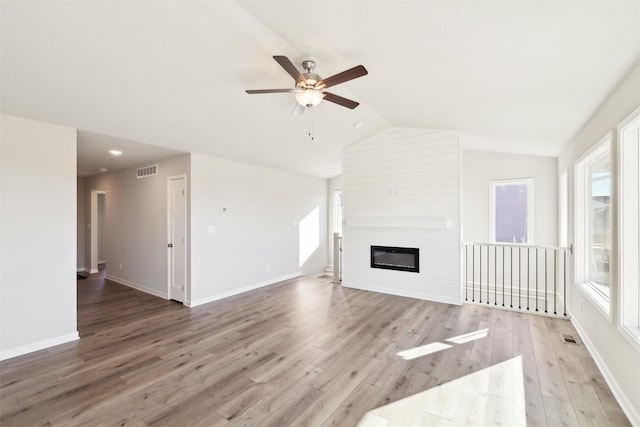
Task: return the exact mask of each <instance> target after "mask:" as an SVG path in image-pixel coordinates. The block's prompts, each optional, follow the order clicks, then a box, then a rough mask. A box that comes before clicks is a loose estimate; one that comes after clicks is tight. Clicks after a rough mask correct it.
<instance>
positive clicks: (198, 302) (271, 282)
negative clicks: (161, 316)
mask: <svg viewBox="0 0 640 427" xmlns="http://www.w3.org/2000/svg"><path fill="white" fill-rule="evenodd" d="M300 276H301V274H300V272H297V273H292V274H287V275H285V276H280V277H275V278H273V279H269V280H267V281H264V282H260V283H255V284H253V285H249V286H245V287H243V288H240V289H233V290H231V291H226V292H221V293H219V294H215V295H211V296H209V297H206V298H200V299H197V300H194V301H185V303H184V305H186V306H187V307H196V306H198V305H202V304H207V303H210V302H213V301H217V300H220V299H223V298H228V297H232V296H234V295H238V294H242V293H244V292H249V291H252V290H254V289H258V288H262V287H264V286H269V285H274V284H276V283H280V282H282V281H285V280H289V279H293V278H296V277H300Z"/></svg>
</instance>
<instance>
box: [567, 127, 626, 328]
mask: <svg viewBox="0 0 640 427" xmlns="http://www.w3.org/2000/svg"><path fill="white" fill-rule="evenodd" d="M605 155H606V156H608V157H609V164H610V166H609V169H610V180H611V188H610V191H611V240H612V242H611V253H610V260H609V295H608V296H607V295H604V293H603V292H602V291H601V290H600V289H599V288H598V286H597V285H596V284H595V283H594V282H592V281H591V280H589V279H590V271H589V264H590V261H591V254H590V252H591V249H590V248H591V246H590V242H591V232H590V231H591V226H590V222H591V215H590V209H589V205H588V204H589V203H590V201H591V185H590V184H591V180H590V173H589V171H590V168H591V166H592V165H593V164H595V163H597V162H598V161H599V160H601V159H602V158H603V157H604V156H605ZM613 155H614V151H613V135H612V132H607V134H605V135H604V136H603V137H602V138H600V139H599V140H598V141H597V142H596V143H595V144H593V146H591V148H590V149H589V150H587V152H586V153H585V154H584V155H582V156H581V157H580V158H578V159H577V160H576V161H575V164H574V183H575V184H574V187H575V195H574V242H575V258H574V260H575V262H574V278H575V283H576V287H577V288H578V289H579V290H580V292H581V293H582V294H583V295H585V296H586V297H587V299H589V300H590V301H591V302H592V303H593V304H594V306H595V307H596V308H597V309H598V311H600V313H601V314H602V315H603V316H604V317H605V318H607V320H609V322H611V323H613V307H614V304H613V301H614V296H615V279H616V271H615V270H616V269H615V268H612V266H615V265H617V264H616V262H617V261H616V260H617V256H616V255H617V254H616V246H617V242H616V228H615V227H616V224H615V221H616V218H617V209H616V203H617V195H616V182H615V181H616V177H615V173H614V172H615V168H614V157H613Z"/></svg>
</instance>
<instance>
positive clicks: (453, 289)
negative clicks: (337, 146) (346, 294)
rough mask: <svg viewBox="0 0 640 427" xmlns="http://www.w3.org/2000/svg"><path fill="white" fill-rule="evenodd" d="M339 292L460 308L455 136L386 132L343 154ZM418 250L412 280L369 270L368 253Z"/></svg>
mask: <svg viewBox="0 0 640 427" xmlns="http://www.w3.org/2000/svg"><path fill="white" fill-rule="evenodd" d="M343 178H344V188H343V197H344V201H343V218H344V222H345V227H344V230H343V232H344V240H343V263H344V265H343V274H342V278H343V285H345V286H350V287H355V288H359V289H369V290H373V291H378V292H385V293H391V294H396V295H405V296H410V297H415V298H422V299H429V300H435V301H442V302H449V303H456V304H459V303H460V289H461V282H460V253H461V251H460V229H459V228H460V185H461V183H460V143H459V136H458V134H457V133H456V132H444V131H428V130H418V129H397V128H396V129H391V130H389V131H386V132H384V133H382V134H380V135H378V136H376V137H373V138H371V139H369V140H366V141H363V142H361V143H359V144H356V145H353V146H351V147H349V148H347V149H346V150H345V155H344V160H343ZM372 245H379V246H400V247H417V248H419V249H420V272H419V273H413V272H404V271H394V270H382V269H373V268H371V267H370V247H371V246H372Z"/></svg>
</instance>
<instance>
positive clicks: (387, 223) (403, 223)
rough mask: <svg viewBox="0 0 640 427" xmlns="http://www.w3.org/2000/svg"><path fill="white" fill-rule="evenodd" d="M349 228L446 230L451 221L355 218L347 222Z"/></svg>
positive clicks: (438, 219)
mask: <svg viewBox="0 0 640 427" xmlns="http://www.w3.org/2000/svg"><path fill="white" fill-rule="evenodd" d="M345 223H346V226H347V227H362V228H412V229H432V230H433V229H436V230H446V229H448V228H451V221H450V220H448V219H443V218H435V219H434V218H423V219H415V218H414V219H403V218H400V219H398V218H395V219H390V218H354V219H347V220H346V221H345Z"/></svg>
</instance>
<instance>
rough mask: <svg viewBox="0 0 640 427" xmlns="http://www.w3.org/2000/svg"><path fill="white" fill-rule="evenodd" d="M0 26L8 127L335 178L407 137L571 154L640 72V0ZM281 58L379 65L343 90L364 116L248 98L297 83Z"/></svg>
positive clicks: (263, 5)
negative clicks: (362, 146)
mask: <svg viewBox="0 0 640 427" xmlns="http://www.w3.org/2000/svg"><path fill="white" fill-rule="evenodd" d="M0 19H1V24H2V25H1V30H0V31H1V33H0V34H1V36H2V51H1V54H2V55H1V62H2V63H1V73H2V74H1V98H0V102H1V104H0V106H1V109H2V112H4V113H9V114H15V115H19V116H24V117H28V118H33V119H37V120H44V121H49V122H54V123H59V124H64V125H69V126H73V127H76V128H78V129H79V130H81V132H80V135H81V138H79V143H80V144H82V145H84V144H88V145H92V144H95V145H96V147H97V146H101V145H100V144H105V143H106V142H105V141H108V142H109V143H112V142H113V143H115V142H116V140H122V143H123V144H127V143H131V142H132V141H135V142H136V143H144V144H151V145H154V146H159V147H164V148H171V149H174V150H178V151H182V152H191V151H193V152H198V153H202V154H209V155H214V156H219V157H224V158H229V159H234V160H239V161H244V162H249V163H255V164H261V165H265V166H270V167H276V168H282V169H286V170H291V171H296V172H301V173H305V174H309V175H313V176H318V177H330V176H334V175H336V174H338V173H339V172H340V170H341V165H340V153H341V151H342V150H343V149H344V148H345V147H346V146H348V145H350V144H353V143H356V142H358V141H360V140H362V139H364V138H367V137H369V136H372V135H375V134H377V133H379V132H381V131H384V130H386V129H388V128H390V127H392V126H397V127H417V128H436V129H454V130H460V131H462V132H463V133H464V134H465V140H464V143H465V146H467V147H470V148H476V149H486V150H497V151H507V152H516V153H529V154H537V155H547V156H555V155H558V154H559V152H560V151H561V149H562V147H563V146H564V145H565V144H566V143H567V142H568V141H569V140H570V139H571V137H572V136H574V135H575V134H576V133H577V132H578V131H579V129H580V128H581V126H582V125H583V124H584V123H585V122H586V121H587V120H588V118H589V117H590V116H591V115H592V114H593V113H594V111H595V109H596V108H597V107H598V105H599V104H600V103H602V101H603V100H604V99H605V97H606V96H607V94H608V93H610V92H611V90H612V89H613V88H614V87H615V85H616V84H617V83H618V82H619V81H620V80H621V79H622V78H623V77H624V75H625V73H626V72H627V71H628V70H629V69H630V68H631V66H632V65H633V64H634V63H635V62H636V61H637V60H638V58H640V0H553V1H552V0H546V1H545V0H536V1H533V0H531V1H529V0H492V1H489V0H458V1H456V0H448V1H444V0H443V1H426V0H425V1H397V0H396V1H393V0H386V1H370V2H368V1H367V2H365V1H349V0H345V1H328V0H325V1H321V0H316V1H269V0H262V1H163V2H153V1H128V2H115V1H113V2H107V1H94V2H80V1H73V2H72V1H56V0H51V1H29V2H22V1H6V0H3V1H2V10H1V17H0ZM273 55H286V56H288V57H289V58H291V60H293V61H294V62H297V61H299V60H301V59H302V58H305V57H307V56H309V55H312V56H313V57H315V58H316V59H317V61H318V67H317V69H316V71H317V72H318V73H319V74H320V75H322V76H324V77H327V76H329V75H332V74H335V73H337V72H339V71H342V70H345V69H347V68H350V67H352V66H355V65H358V64H363V65H365V66H366V67H367V69H368V70H369V75H367V76H365V77H362V78H360V79H356V80H353V81H350V82H347V83H344V84H342V85H340V86H336V87H335V88H332V89H331V91H332V92H334V93H336V94H337V95H341V96H345V97H347V98H351V99H354V100H356V101H359V102H360V103H361V105H360V106H359V107H358V108H356V109H355V110H348V109H346V108H343V107H340V106H338V105H335V104H332V103H329V102H323V103H321V104H320V105H319V106H318V107H315V108H314V109H313V110H312V112H313V114H312V115H310V114H309V111H307V113H305V115H303V116H302V117H292V116H291V112H292V110H293V107H294V105H295V101H294V98H293V95H292V94H271V95H247V94H246V93H245V92H244V90H245V89H264V88H287V87H291V86H292V84H293V81H292V79H291V78H290V77H289V75H288V74H286V72H285V71H284V70H283V69H282V68H281V67H280V66H279V65H278V64H277V63H276V62H275V61H274V60H273V59H272V56H273ZM639 90H640V89H639ZM310 119H311V120H310ZM356 121H360V122H362V123H363V124H364V126H362V127H359V128H356V127H354V126H353V123H355V122H356ZM310 127H312V129H313V131H314V134H315V139H314V140H313V141H312V140H311V139H310V138H309V137H308V135H307V134H308V131H309V128H310ZM104 135H108V137H106V136H104ZM133 144H134V145H135V143H133ZM107 145H109V144H107ZM138 148H140V147H139V146H138ZM85 151H86V152H91V151H97V152H98V153H97V154H98V155H99V154H100V153H99V151H100V150H96V149H95V147H94V149H93V150H92V149H91V148H89V149H87V150H85ZM152 151H153V150H152ZM125 154H126V151H125ZM155 155H156V154H151V156H155ZM158 155H160V154H158ZM104 156H107V155H106V154H104ZM105 158H106V157H105ZM100 160H104V159H98V163H100ZM144 160H145V162H146V161H149V160H152V159H151V158H148V159H144ZM141 161H142V160H141ZM142 163H144V162H142ZM96 164H97V163H96ZM96 164H94V165H93V166H92V167H94V168H95V165H96ZM105 167H108V166H105Z"/></svg>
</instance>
